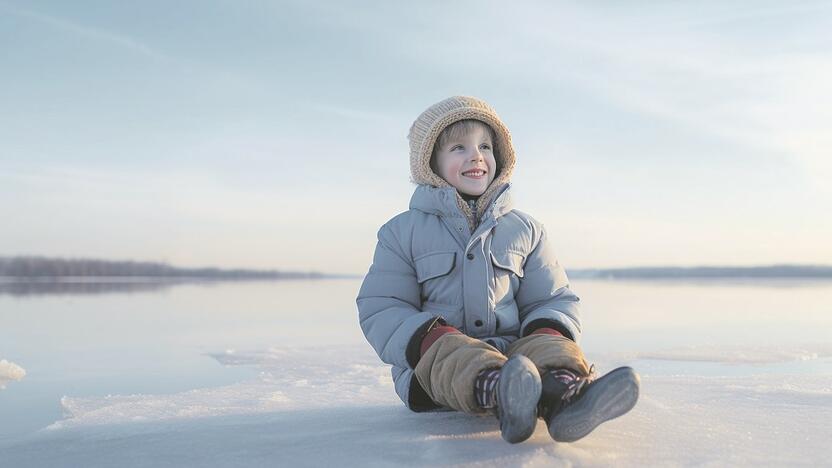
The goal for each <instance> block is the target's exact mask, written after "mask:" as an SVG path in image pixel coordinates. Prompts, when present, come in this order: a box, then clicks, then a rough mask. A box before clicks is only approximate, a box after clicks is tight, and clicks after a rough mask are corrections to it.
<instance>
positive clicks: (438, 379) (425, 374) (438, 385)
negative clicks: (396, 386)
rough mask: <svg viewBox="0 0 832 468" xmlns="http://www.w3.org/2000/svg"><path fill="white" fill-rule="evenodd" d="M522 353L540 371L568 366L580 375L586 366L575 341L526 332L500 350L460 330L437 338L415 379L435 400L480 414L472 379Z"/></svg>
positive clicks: (420, 362)
mask: <svg viewBox="0 0 832 468" xmlns="http://www.w3.org/2000/svg"><path fill="white" fill-rule="evenodd" d="M515 354H522V355H524V356H526V357H527V358H529V359H531V361H532V362H533V363H534V365H535V366H537V368H538V370H539V371H541V372H542V371H544V370H545V369H555V368H568V369H572V370H574V371H576V372H578V373H580V374H583V375H586V374H588V373H589V366H588V365H587V362H586V359H584V354H583V352H582V351H581V349H580V348H579V347H578V345H577V344H575V342H574V341H572V340H570V339H568V338H564V337H562V336H555V335H547V334H540V335H534V334H533V335H529V336H527V337H525V338H520V339H519V340H517V341H515V342H513V343H512V344H511V345H509V347H508V349H507V350H506V354H503V353H501V352H500V351H499V350H497V348H495V347H493V346H491V345H489V344H488V343H485V342H484V341H481V340H478V339H476V338H471V337H470V336H467V335H463V334H461V333H447V334H445V335H442V336H441V337H440V338H439V339H438V340H436V342H435V343H433V345H431V347H430V348H428V350H427V351H426V352H425V354H424V355H423V356H422V358H421V359H420V360H419V363H418V364H417V365H416V378H417V379H418V380H419V383H420V384H421V385H422V388H423V389H425V392H426V393H427V394H428V396H429V397H430V398H431V399H432V400H433V401H435V402H436V403H438V404H440V405H442V406H445V407H448V408H452V409H455V410H457V411H463V412H465V413H482V412H484V411H485V410H483V409H482V408H480V407H479V406H478V405H477V401H476V398H475V397H474V381H475V380H476V378H477V375H478V374H479V373H480V372H482V371H484V370H486V369H493V368H499V367H502V365H503V363H505V362H506V361H507V360H508V358H509V357H511V356H513V355H515Z"/></svg>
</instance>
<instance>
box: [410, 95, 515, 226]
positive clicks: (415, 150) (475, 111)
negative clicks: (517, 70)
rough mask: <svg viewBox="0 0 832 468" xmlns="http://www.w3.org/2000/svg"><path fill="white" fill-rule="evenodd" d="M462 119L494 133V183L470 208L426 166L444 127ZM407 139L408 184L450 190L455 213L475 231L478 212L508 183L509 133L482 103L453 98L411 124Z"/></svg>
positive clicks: (511, 153) (511, 149)
mask: <svg viewBox="0 0 832 468" xmlns="http://www.w3.org/2000/svg"><path fill="white" fill-rule="evenodd" d="M465 119H474V120H479V121H481V122H483V123H485V124H487V125H488V126H490V127H491V128H492V129H493V130H494V135H495V139H496V141H495V142H494V148H495V154H494V157H495V159H496V163H497V174H496V175H495V177H494V180H493V181H492V182H491V184H490V185H489V186H488V188H486V189H485V192H483V194H482V195H480V196H479V197H478V198H477V199H476V203H475V204H474V205H473V208H474V209H472V207H471V206H469V204H468V203H467V202H466V201H465V200H464V199H463V198H462V196H461V195H460V194H459V192H458V191H457V190H456V189H455V188H454V187H453V186H452V185H451V184H449V183H448V182H447V181H445V180H444V179H443V178H441V177H439V175H437V174H436V173H435V172H433V169H431V167H430V158H431V155H432V154H433V146H434V145H435V144H436V140H437V138H438V137H439V134H440V133H441V132H442V130H444V129H445V128H446V127H447V126H449V125H451V124H453V123H454V122H458V121H460V120H465ZM408 140H410V175H411V181H412V182H414V183H416V184H419V185H428V186H431V187H436V188H440V189H441V188H446V187H450V188H451V189H452V190H449V191H447V193H449V194H451V193H452V194H453V197H454V198H455V199H456V205H457V206H458V207H459V210H460V211H461V212H462V213H463V214H464V215H465V217H466V218H467V219H468V224H469V227H470V229H471V232H474V231H475V230H476V227H477V225H478V224H479V219H478V218H480V217H481V216H479V215H481V214H482V213H485V211H486V208H487V207H488V206H489V205H490V203H491V202H492V200H493V199H494V197H495V196H496V195H497V194H498V193H499V192H502V190H501V188H502V187H503V186H504V185H506V184H507V183H508V182H509V181H510V180H511V174H512V172H513V171H514V165H515V160H516V156H515V153H514V146H513V145H512V143H511V133H510V132H509V131H508V128H507V127H506V126H505V124H504V123H503V121H502V120H500V117H499V116H498V115H497V113H496V112H495V111H494V109H493V108H491V106H489V105H488V104H487V103H486V102H485V101H483V100H481V99H477V98H475V97H471V96H453V97H450V98H448V99H445V100H443V101H440V102H438V103H436V104H434V105H432V106H430V107H429V108H428V109H427V110H425V111H424V112H422V114H421V115H420V116H419V117H418V118H417V119H416V121H415V122H413V125H412V126H411V127H410V133H409V134H408Z"/></svg>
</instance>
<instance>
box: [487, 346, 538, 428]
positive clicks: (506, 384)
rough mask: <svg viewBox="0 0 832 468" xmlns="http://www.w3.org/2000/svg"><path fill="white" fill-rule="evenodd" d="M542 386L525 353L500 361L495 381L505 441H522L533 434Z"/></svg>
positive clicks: (498, 411) (499, 415)
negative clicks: (501, 364) (503, 361)
mask: <svg viewBox="0 0 832 468" xmlns="http://www.w3.org/2000/svg"><path fill="white" fill-rule="evenodd" d="M541 387H542V386H541V383H540V374H539V373H538V372H537V367H535V365H534V363H532V361H531V360H530V359H529V358H527V357H526V356H523V355H520V354H517V355H514V356H512V357H511V358H510V359H509V360H508V361H506V363H505V364H503V367H502V368H501V369H500V381H499V382H498V384H497V408H496V412H497V418H499V420H500V433H501V435H502V436H503V439H504V440H505V441H506V442H510V443H512V444H516V443H518V442H523V441H524V440H526V439H528V438H529V437H530V436H531V435H532V433H534V428H535V427H536V426H537V409H538V403H539V401H540V396H541V389H542V388H541Z"/></svg>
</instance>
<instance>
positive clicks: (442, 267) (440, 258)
mask: <svg viewBox="0 0 832 468" xmlns="http://www.w3.org/2000/svg"><path fill="white" fill-rule="evenodd" d="M455 261H456V252H455V251H443V252H430V253H426V254H424V255H421V256H419V257H416V259H415V260H414V262H415V263H416V281H418V282H419V283H424V282H425V281H427V280H429V279H433V278H437V277H439V276H442V275H447V274H448V273H450V272H451V270H452V269H453V268H454V262H455Z"/></svg>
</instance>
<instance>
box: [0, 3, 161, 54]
mask: <svg viewBox="0 0 832 468" xmlns="http://www.w3.org/2000/svg"><path fill="white" fill-rule="evenodd" d="M0 8H2V9H4V10H6V11H7V12H9V13H11V14H13V15H15V16H18V17H20V18H26V19H29V20H33V21H37V22H38V23H41V24H45V25H48V26H51V27H53V28H55V29H58V30H60V31H63V32H67V33H71V34H75V35H78V36H81V37H84V38H86V39H90V40H93V41H101V42H105V43H108V44H111V45H115V46H118V47H121V48H123V49H126V50H129V51H131V52H134V53H137V54H140V55H143V56H145V57H147V58H151V59H154V60H160V61H165V62H173V61H175V59H174V58H173V57H170V56H169V55H166V54H164V53H161V52H159V51H158V50H154V49H153V48H151V47H149V46H147V45H146V44H143V43H142V42H140V41H138V40H136V39H134V38H132V37H129V36H125V35H123V34H119V33H114V32H111V31H107V30H104V29H100V28H93V27H90V26H85V25H82V24H79V23H76V22H74V21H70V20H67V19H65V18H59V17H56V16H52V15H47V14H45V13H41V12H37V11H34V10H30V9H26V8H20V7H17V6H13V5H10V4H8V3H5V2H0Z"/></svg>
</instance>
